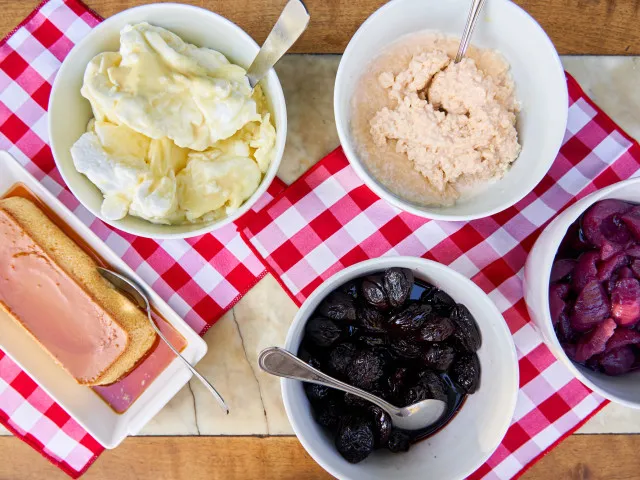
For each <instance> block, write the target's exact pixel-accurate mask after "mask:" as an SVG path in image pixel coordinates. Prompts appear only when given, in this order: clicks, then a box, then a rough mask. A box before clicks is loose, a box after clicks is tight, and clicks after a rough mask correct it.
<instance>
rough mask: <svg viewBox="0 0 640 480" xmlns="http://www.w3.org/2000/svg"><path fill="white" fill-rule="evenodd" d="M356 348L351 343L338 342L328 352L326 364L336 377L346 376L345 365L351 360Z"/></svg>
mask: <svg viewBox="0 0 640 480" xmlns="http://www.w3.org/2000/svg"><path fill="white" fill-rule="evenodd" d="M356 352H357V348H356V346H355V345H354V344H352V343H340V344H338V345H336V346H335V347H334V348H333V349H332V350H331V351H330V352H329V359H328V360H327V366H328V367H329V369H330V370H331V372H332V373H333V374H334V375H336V376H338V377H342V378H344V377H346V375H347V367H348V366H349V364H350V363H351V360H353V357H354V356H355V354H356Z"/></svg>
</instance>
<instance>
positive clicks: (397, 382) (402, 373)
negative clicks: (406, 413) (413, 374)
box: [387, 367, 408, 401]
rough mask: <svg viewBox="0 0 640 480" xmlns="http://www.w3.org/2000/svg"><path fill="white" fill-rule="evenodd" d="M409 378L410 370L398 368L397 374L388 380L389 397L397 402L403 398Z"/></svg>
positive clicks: (394, 373)
mask: <svg viewBox="0 0 640 480" xmlns="http://www.w3.org/2000/svg"><path fill="white" fill-rule="evenodd" d="M407 377H408V370H407V369H406V368H405V367H399V368H396V370H395V372H393V374H392V375H391V376H390V377H389V378H388V380H387V386H388V391H389V397H391V398H393V399H394V400H396V401H397V400H398V399H400V398H401V396H402V394H403V392H404V389H405V385H406V383H407Z"/></svg>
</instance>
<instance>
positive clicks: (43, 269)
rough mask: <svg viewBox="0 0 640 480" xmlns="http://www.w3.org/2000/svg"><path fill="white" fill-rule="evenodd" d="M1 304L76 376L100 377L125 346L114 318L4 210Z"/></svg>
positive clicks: (84, 380)
mask: <svg viewBox="0 0 640 480" xmlns="http://www.w3.org/2000/svg"><path fill="white" fill-rule="evenodd" d="M0 306H1V309H4V310H6V311H7V312H8V313H9V314H10V315H11V316H12V317H13V318H14V320H16V321H17V322H19V323H20V324H22V326H23V327H24V328H26V329H27V330H28V331H29V333H30V334H31V335H33V337H35V339H36V340H37V341H38V342H39V343H40V344H41V345H42V346H43V347H44V348H45V349H46V350H47V351H48V352H49V353H50V354H51V355H52V356H53V357H54V358H55V359H56V360H57V361H58V363H60V364H61V365H62V366H63V367H64V368H65V369H66V370H67V371H68V372H69V373H70V374H71V375H72V376H73V377H74V378H76V379H77V380H78V381H79V382H81V383H87V382H91V381H93V380H95V379H96V378H98V377H99V376H100V375H101V374H102V373H103V372H104V371H105V370H107V368H109V366H111V365H112V364H113V363H114V362H115V361H116V359H118V357H120V356H121V355H122V353H123V352H124V350H125V348H126V347H127V344H128V341H129V338H128V334H127V332H126V331H124V330H123V329H122V327H120V325H119V324H118V323H116V322H115V321H114V320H113V319H112V318H111V317H110V316H109V314H108V313H107V312H106V311H105V310H103V309H102V308H101V307H100V306H99V305H98V304H97V303H96V302H95V301H94V300H93V299H92V298H91V297H90V296H89V295H88V294H87V293H86V292H85V291H84V290H83V289H82V288H81V287H80V286H79V285H78V284H77V283H76V282H75V281H73V279H71V278H70V277H69V275H67V273H66V272H64V271H63V270H62V269H61V268H60V267H59V266H58V265H57V264H56V263H55V262H54V261H53V260H52V259H51V257H49V255H47V253H46V252H45V251H44V250H43V249H42V248H41V247H40V246H39V245H38V244H36V243H35V242H34V241H33V239H32V238H31V237H30V236H29V235H28V234H27V233H26V232H25V231H24V230H23V229H22V227H21V226H20V225H19V224H18V223H17V222H16V221H15V220H14V219H13V217H11V216H10V215H9V214H7V213H6V212H5V211H3V210H0Z"/></svg>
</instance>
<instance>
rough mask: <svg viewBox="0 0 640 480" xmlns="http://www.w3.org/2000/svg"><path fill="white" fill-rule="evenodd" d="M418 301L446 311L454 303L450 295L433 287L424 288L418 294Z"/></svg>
mask: <svg viewBox="0 0 640 480" xmlns="http://www.w3.org/2000/svg"><path fill="white" fill-rule="evenodd" d="M420 301H422V303H426V304H428V305H432V306H433V307H434V308H435V309H436V310H437V311H444V312H446V313H448V312H449V311H450V310H451V308H452V307H453V306H454V305H455V304H456V302H455V300H454V299H453V298H451V296H450V295H449V294H447V293H445V292H443V291H442V290H440V289H438V288H435V287H434V289H433V290H425V291H424V292H423V293H422V295H421V296H420Z"/></svg>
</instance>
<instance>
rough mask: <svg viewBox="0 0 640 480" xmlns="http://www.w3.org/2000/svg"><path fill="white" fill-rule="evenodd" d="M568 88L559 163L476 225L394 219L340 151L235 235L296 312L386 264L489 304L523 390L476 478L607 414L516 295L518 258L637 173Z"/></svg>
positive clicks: (634, 158) (520, 467) (525, 458)
mask: <svg viewBox="0 0 640 480" xmlns="http://www.w3.org/2000/svg"><path fill="white" fill-rule="evenodd" d="M567 81H568V85H569V95H570V103H571V106H570V109H569V122H568V125H567V132H566V135H565V138H564V142H563V146H562V149H561V151H560V154H559V155H558V158H557V159H556V161H555V162H554V164H553V166H552V168H551V170H550V171H549V173H548V174H547V176H546V177H545V178H544V179H543V180H542V181H541V182H540V184H539V185H538V186H537V187H536V188H535V190H534V191H533V192H532V193H531V194H529V195H528V196H527V197H526V198H524V199H523V200H522V201H520V202H519V203H518V204H516V205H515V206H514V207H512V208H509V209H508V210H506V211H504V212H501V213H499V214H496V215H493V216H492V217H489V218H484V219H480V220H475V221H472V222H441V221H428V220H425V219H422V218H419V217H416V216H413V215H411V214H408V213H405V212H401V211H399V210H398V209H396V208H395V207H393V206H391V205H390V204H388V203H387V202H385V201H384V200H381V199H380V198H379V197H377V196H376V195H375V194H374V193H373V192H372V191H371V190H370V189H369V188H367V187H366V186H365V185H364V184H363V182H362V181H361V180H360V178H358V176H357V175H356V174H355V172H354V170H353V169H352V168H351V167H350V166H349V164H348V162H347V159H346V158H345V156H344V154H343V152H342V150H340V149H338V150H336V151H334V152H333V153H332V154H330V155H329V156H328V157H326V158H325V159H324V160H322V161H321V162H320V163H318V164H317V165H316V166H315V167H314V168H313V169H311V170H310V171H309V172H307V174H306V175H305V176H304V177H302V178H301V179H300V180H298V181H297V182H296V183H294V184H293V185H292V186H290V187H289V188H287V189H286V190H285V191H284V192H283V193H282V194H281V195H279V196H278V197H277V198H276V199H275V200H274V201H273V202H272V203H271V204H270V205H269V206H267V207H266V208H265V209H264V210H263V211H262V214H261V215H260V216H258V217H255V218H254V220H253V221H252V222H250V223H247V225H246V228H243V229H241V234H242V235H243V236H244V237H245V238H247V240H248V241H249V242H250V244H251V246H252V248H253V249H254V250H255V251H256V253H257V254H258V255H260V256H261V257H262V258H264V259H265V261H266V265H267V268H268V269H269V271H270V272H272V273H273V275H274V276H275V277H276V278H277V279H278V280H279V281H280V283H281V284H282V286H283V287H284V288H285V290H286V291H287V292H288V293H289V294H290V296H291V298H292V299H293V300H294V302H296V303H297V304H298V305H300V304H301V303H302V302H303V301H304V300H305V299H306V298H307V297H308V296H309V295H310V294H311V293H312V292H313V291H314V289H315V288H317V287H318V286H319V285H320V284H321V283H322V282H323V280H325V279H327V278H328V277H330V276H331V275H333V274H334V273H336V272H338V271H339V270H341V269H343V268H345V267H347V266H349V265H353V264H354V263H356V262H359V261H362V260H366V259H369V258H376V257H380V256H389V255H412V256H418V257H425V258H429V259H432V260H436V261H438V262H441V263H443V264H445V265H449V266H451V267H452V268H454V269H455V270H457V271H458V272H460V273H462V274H463V275H465V276H467V277H469V278H471V279H472V280H473V281H474V282H475V283H476V284H478V285H479V286H480V287H481V288H482V289H483V290H484V291H485V292H486V293H487V294H488V295H489V296H490V298H491V299H492V300H493V301H494V302H495V304H496V305H497V306H498V308H499V309H500V311H501V312H502V314H503V315H504V318H505V320H506V321H507V324H508V325H509V328H510V330H511V333H512V335H513V339H514V341H515V345H516V349H517V352H518V358H519V367H520V391H519V394H518V401H517V407H516V411H515V417H514V419H513V423H512V425H511V427H510V429H509V431H508V433H507V435H506V437H505V438H504V441H503V442H502V444H501V445H500V447H499V448H498V449H497V451H496V452H495V453H494V455H493V456H492V457H491V458H490V459H489V460H488V461H487V463H486V464H484V465H483V466H482V467H481V468H480V469H479V470H478V471H477V472H475V474H473V475H472V478H486V479H501V480H505V479H510V478H513V477H516V476H518V475H520V474H522V473H523V472H524V470H526V468H527V467H528V466H530V465H531V464H532V463H533V462H534V460H535V459H537V458H539V457H540V456H541V455H542V454H544V453H545V452H546V451H548V450H549V449H550V448H551V447H553V446H554V445H555V444H556V443H557V442H559V441H560V440H561V439H562V438H564V437H565V436H566V435H569V434H570V433H572V432H573V431H574V430H575V429H577V428H578V427H579V426H580V425H581V424H582V423H584V422H585V421H586V420H587V419H588V418H590V416H591V415H593V414H594V413H595V412H596V411H598V410H599V409H600V408H601V407H603V406H604V405H605V404H606V401H605V400H604V399H602V398H601V397H599V396H598V395H596V394H593V393H592V392H591V391H590V390H589V389H587V388H586V387H585V386H583V385H582V384H581V383H580V382H578V380H576V379H575V378H574V377H573V376H572V375H571V373H570V372H569V370H568V369H567V368H566V367H564V366H563V365H562V364H561V363H560V362H559V361H557V360H556V359H555V358H554V356H553V355H552V354H551V352H550V351H549V349H548V348H547V347H546V346H545V345H544V344H543V343H542V338H541V337H540V335H539V334H538V333H537V332H536V330H535V329H534V326H533V324H532V322H531V320H530V319H529V316H528V314H527V310H526V306H525V303H524V299H523V291H522V275H523V268H524V263H525V259H526V257H527V253H528V252H529V250H530V249H531V247H532V246H533V243H534V242H535V240H536V238H537V236H538V235H539V233H540V231H541V230H542V227H543V226H544V225H545V224H546V223H547V222H548V221H549V220H550V219H551V218H552V217H553V216H554V215H555V214H556V213H557V212H558V211H560V210H561V209H563V208H564V207H566V206H567V205H568V204H570V203H572V202H574V201H575V200H576V198H580V197H583V196H584V195H587V194H588V193H590V192H593V191H594V190H596V189H597V188H601V187H603V186H605V185H609V184H611V183H614V182H616V181H618V180H621V179H625V178H629V177H631V176H634V175H636V174H638V169H639V168H640V147H639V146H638V144H637V143H635V142H634V141H633V140H632V139H631V138H630V137H629V136H627V135H626V134H625V133H624V132H622V131H621V130H620V129H619V127H617V126H616V125H615V124H614V123H613V121H612V120H611V119H610V118H608V117H607V116H606V115H605V114H604V113H603V112H602V111H600V110H599V109H598V107H597V106H596V105H594V104H593V102H591V100H590V99H589V98H587V97H586V95H585V94H584V92H583V91H582V90H581V89H580V87H579V85H578V84H577V83H576V81H575V80H574V79H573V78H571V77H568V78H567Z"/></svg>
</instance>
